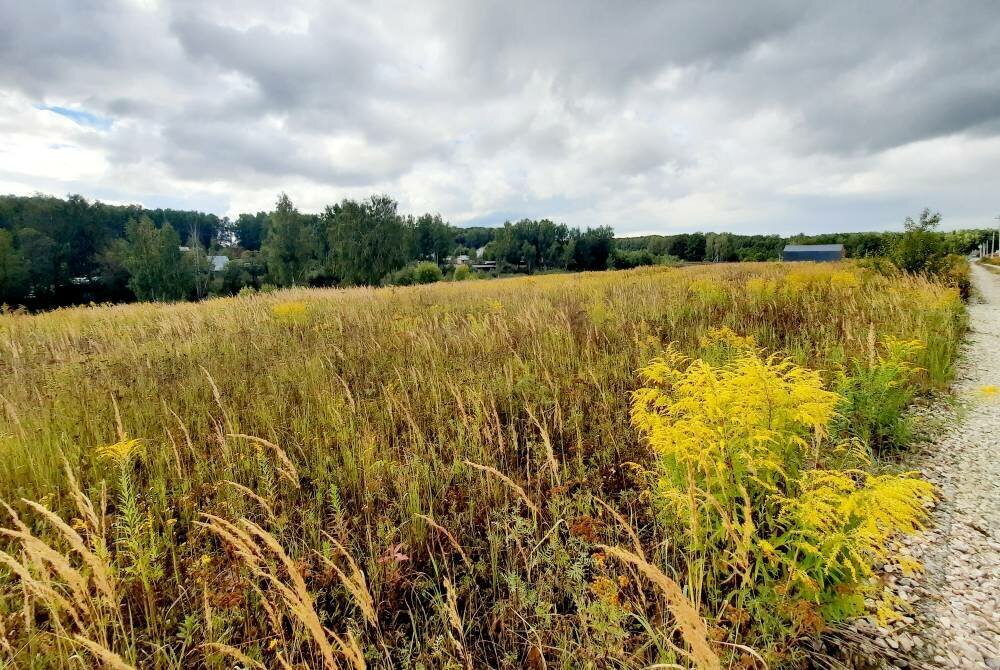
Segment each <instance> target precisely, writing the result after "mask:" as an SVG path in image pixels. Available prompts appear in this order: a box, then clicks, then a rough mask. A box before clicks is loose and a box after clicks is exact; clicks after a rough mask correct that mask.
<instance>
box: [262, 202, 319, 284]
mask: <svg viewBox="0 0 1000 670" xmlns="http://www.w3.org/2000/svg"><path fill="white" fill-rule="evenodd" d="M315 248H316V237H315V233H314V231H313V229H312V227H311V226H309V224H308V222H307V221H306V219H305V217H303V216H302V215H301V214H299V210H297V209H296V208H295V205H293V204H292V201H291V200H290V199H289V198H288V196H287V195H286V194H284V193H282V194H281V195H279V196H278V202H277V204H276V205H275V209H274V211H273V212H272V213H271V215H270V216H269V217H268V222H267V233H266V234H265V236H264V242H263V243H262V245H261V252H262V253H263V254H264V258H265V259H266V261H267V273H268V276H269V277H270V280H271V281H272V282H273V283H275V284H277V285H278V286H294V285H303V284H305V283H306V282H307V279H308V275H309V271H310V270H311V269H313V266H314V265H315Z"/></svg>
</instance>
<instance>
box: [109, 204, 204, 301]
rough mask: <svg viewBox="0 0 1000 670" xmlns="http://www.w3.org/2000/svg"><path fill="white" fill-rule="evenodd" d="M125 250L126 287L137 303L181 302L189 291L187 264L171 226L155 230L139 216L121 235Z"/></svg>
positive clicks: (190, 277)
mask: <svg viewBox="0 0 1000 670" xmlns="http://www.w3.org/2000/svg"><path fill="white" fill-rule="evenodd" d="M125 237H126V240H127V241H128V248H127V251H126V255H125V268H126V269H127V270H128V272H129V280H128V287H129V288H130V289H132V292H133V293H135V296H136V297H137V298H138V299H139V300H159V301H166V300H183V299H184V298H186V297H188V296H189V295H190V293H191V291H192V289H193V283H194V277H193V275H192V272H191V265H190V263H189V262H188V261H186V260H185V258H184V256H183V252H181V250H180V236H179V235H178V234H177V230H176V229H174V228H173V227H172V226H168V225H164V226H163V227H161V228H157V227H156V225H155V224H154V223H153V221H152V219H150V218H149V217H148V216H143V217H142V218H140V219H139V220H138V221H135V220H132V221H129V223H128V224H127V226H126V232H125Z"/></svg>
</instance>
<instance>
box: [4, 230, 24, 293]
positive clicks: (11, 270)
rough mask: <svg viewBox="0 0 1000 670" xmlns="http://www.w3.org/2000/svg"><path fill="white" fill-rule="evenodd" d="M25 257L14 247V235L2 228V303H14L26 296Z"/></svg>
mask: <svg viewBox="0 0 1000 670" xmlns="http://www.w3.org/2000/svg"><path fill="white" fill-rule="evenodd" d="M24 283H25V272H24V259H23V258H22V257H21V253H20V252H19V251H18V250H17V249H16V248H15V247H14V236H13V235H11V234H10V231H8V230H4V229H2V228H0V303H12V302H17V301H19V300H21V299H22V298H23V297H24V289H25V287H24Z"/></svg>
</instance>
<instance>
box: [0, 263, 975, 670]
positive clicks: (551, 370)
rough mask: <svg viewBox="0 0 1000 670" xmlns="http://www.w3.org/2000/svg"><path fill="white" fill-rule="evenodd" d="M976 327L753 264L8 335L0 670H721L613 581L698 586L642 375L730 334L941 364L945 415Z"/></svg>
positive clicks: (956, 308) (893, 292)
mask: <svg viewBox="0 0 1000 670" xmlns="http://www.w3.org/2000/svg"><path fill="white" fill-rule="evenodd" d="M962 314H963V311H962V305H961V303H960V301H959V300H958V298H957V295H956V293H955V292H954V291H952V290H949V289H945V288H943V287H939V286H937V285H934V284H931V283H928V282H926V281H924V280H921V279H915V278H903V277H895V278H890V277H882V276H879V275H876V274H873V273H871V272H869V271H866V270H860V269H857V268H855V267H854V266H851V265H846V264H844V265H840V266H834V267H820V266H812V265H795V266H791V265H779V264H740V265H727V266H718V267H707V266H704V267H693V268H685V269H663V268H647V269H641V270H635V271H628V272H608V273H589V274H579V275H558V276H545V277H526V278H520V279H504V280H496V281H480V282H460V283H454V284H438V285H430V286H421V287H410V288H403V289H399V288H387V289H367V288H361V289H350V290H315V289H314V290H304V289H297V290H287V291H281V292H278V293H274V294H266V295H257V296H252V297H245V298H229V299H218V300H209V301H205V302H203V303H198V304H175V305H146V304H140V305H129V306H108V307H94V308H79V309H69V310H60V311H56V312H52V313H48V314H41V315H37V316H29V315H5V316H2V317H0V498H2V499H3V500H6V501H7V503H8V504H10V506H11V507H10V510H9V512H6V516H7V519H6V520H5V521H4V522H3V523H0V526H6V527H7V531H6V532H5V533H4V534H3V535H2V536H0V551H2V552H3V553H2V554H0V664H3V663H7V664H9V665H11V666H13V667H24V666H29V667H30V665H31V664H32V663H33V664H34V667H46V668H48V667H52V668H79V667H80V662H79V661H74V660H70V659H71V657H73V656H74V654H75V655H77V657H79V654H80V653H82V652H86V653H89V654H90V655H91V656H92V657H93V658H94V659H100V660H101V662H105V663H108V664H110V665H114V664H115V663H121V664H124V666H123V667H127V666H134V667H142V668H188V667H195V668H222V667H226V665H225V664H226V663H229V664H231V663H232V662H233V661H236V662H239V663H242V664H243V665H246V666H253V667H267V668H284V667H288V668H292V667H295V668H302V667H324V666H327V667H350V668H354V669H355V670H357V669H360V668H364V667H373V668H418V667H419V668H447V667H461V668H466V667H499V668H520V667H524V666H525V665H528V666H529V667H538V668H541V667H546V668H577V667H591V668H604V667H614V668H642V667H647V666H655V665H658V664H659V665H660V666H661V667H666V666H668V665H671V664H690V663H692V662H694V661H692V660H691V658H692V657H688V656H685V655H683V654H679V652H678V649H679V648H680V647H681V646H682V645H685V644H686V645H687V647H688V648H689V649H690V650H691V651H692V652H693V653H694V654H696V655H695V656H693V658H694V659H696V660H697V661H698V662H702V663H711V656H710V655H709V654H714V655H715V656H722V657H724V658H728V656H727V654H728V653H729V652H728V651H726V650H727V649H734V648H736V647H732V646H726V645H723V644H721V643H720V644H719V645H718V646H711V647H710V648H709V649H708V650H706V649H704V648H702V647H698V651H696V645H697V644H700V643H698V639H699V638H698V634H699V633H698V631H699V630H702V629H699V628H698V624H697V622H696V621H695V620H694V619H693V618H691V616H689V615H690V612H689V611H688V610H683V614H682V615H678V613H677V612H676V611H673V609H676V608H666V609H664V608H662V607H660V603H661V601H662V597H661V594H658V592H657V591H656V590H654V589H651V588H649V584H647V583H646V582H645V581H636V580H633V579H631V577H632V576H634V574H635V570H636V569H641V566H640V565H639V564H638V563H635V562H634V561H631V562H628V561H627V563H628V565H630V566H632V567H628V565H623V564H621V563H617V562H605V561H603V560H602V558H601V557H602V555H603V554H602V552H601V551H600V550H599V548H598V545H599V544H605V545H608V546H619V545H620V546H630V547H631V548H632V552H633V553H634V554H635V556H636V557H638V559H639V560H642V561H643V562H644V564H645V565H648V566H651V567H653V568H655V569H656V570H658V571H659V572H660V573H661V574H664V575H666V574H669V573H672V571H676V574H683V573H684V569H685V566H684V556H683V555H681V554H680V552H678V551H677V549H676V546H677V543H676V542H674V539H675V538H674V537H672V535H671V534H672V532H673V531H672V530H671V529H670V528H668V527H666V526H664V525H663V524H662V523H661V522H660V520H659V519H658V518H657V516H656V513H655V510H654V509H653V506H652V505H651V504H650V480H649V477H648V476H645V475H643V471H644V469H646V468H650V467H652V463H653V454H652V453H651V451H650V449H649V447H648V446H647V445H646V444H645V443H644V441H643V440H642V439H641V438H640V436H639V435H637V433H636V432H635V431H634V430H633V429H632V428H631V426H630V425H629V394H630V392H631V391H633V390H635V389H636V388H637V387H638V385H639V383H640V382H639V380H638V379H637V378H636V375H635V371H636V370H637V369H639V368H640V367H643V366H644V365H646V364H647V363H648V362H649V360H651V359H652V358H654V357H655V356H657V355H660V354H661V353H662V352H663V351H664V348H665V346H666V345H667V344H668V343H670V342H675V343H676V346H677V347H678V349H679V350H681V351H685V352H688V353H696V352H698V351H699V349H700V347H701V343H700V342H701V339H702V337H703V336H704V335H705V334H706V333H707V332H708V331H709V330H710V329H713V328H721V327H723V326H726V327H729V328H731V329H732V331H733V332H735V333H738V334H739V335H741V336H753V337H754V338H755V340H756V341H757V342H758V343H759V344H760V345H761V346H764V347H767V348H768V349H770V350H772V351H781V352H784V353H786V354H787V355H789V356H791V357H792V359H793V360H795V361H797V362H798V363H801V364H804V365H808V366H810V367H812V368H815V369H820V370H823V371H824V372H823V374H824V378H825V379H832V377H833V375H834V371H835V370H837V369H838V368H839V367H840V366H842V365H845V364H847V363H848V362H850V361H852V360H859V361H866V360H868V358H869V355H870V352H871V347H870V345H869V337H870V334H873V335H872V336H873V337H875V338H876V339H877V340H881V339H882V338H884V337H885V336H896V337H905V338H919V339H921V340H923V341H924V342H926V343H927V344H928V346H927V348H926V349H925V350H924V351H923V352H921V354H920V360H919V361H918V364H919V365H920V366H921V367H922V368H923V369H924V370H925V371H926V372H924V373H923V374H922V376H921V378H920V379H919V383H920V384H921V385H922V386H923V387H930V386H935V385H941V384H943V383H945V382H946V381H947V379H948V375H949V372H950V368H951V364H952V360H953V358H954V351H955V348H956V346H957V342H958V339H959V335H960V333H961V329H962ZM133 441H134V442H133ZM126 444H130V445H131V446H129V448H128V450H127V451H128V453H127V454H125V453H124V452H125V451H126V449H125V446H124V445H126ZM106 445H112V446H114V447H115V448H114V449H104V450H103V451H102V449H101V448H102V447H105V446H106ZM119 452H121V453H119ZM101 453H104V454H105V455H106V457H105V458H102V457H101V455H100V454H101ZM628 464H631V465H628ZM28 501H32V502H28ZM612 555H616V556H617V554H614V553H613V552H612ZM647 574H648V573H647ZM653 581H654V582H656V580H655V579H654V580H653ZM656 583H657V584H659V582H656ZM661 586H662V585H661ZM685 588H687V586H685ZM689 595H690V596H691V600H692V601H693V602H696V603H697V602H698V600H697V598H696V597H694V596H696V595H697V589H696V588H692V591H691V592H690V593H689ZM668 602H671V603H674V604H676V603H678V602H680V601H679V600H676V598H675V599H674V600H669V599H668ZM678 611H680V610H678ZM682 616H683V617H685V618H684V621H683V622H682V621H681V617H682ZM699 621H700V619H699ZM710 623H711V624H712V626H716V625H719V626H721V625H723V622H715V621H713V622H710ZM701 625H702V626H703V625H704V623H702V624H701ZM679 626H681V627H680V628H679ZM685 631H686V632H685ZM689 633H690V636H691V637H690V638H689ZM78 635H79V636H83V638H85V639H86V640H88V641H92V643H93V644H94V645H98V647H99V649H98V647H91V646H89V645H88V644H87V643H86V642H83V641H82V640H78V639H77V638H76V637H75V636H78ZM733 635H734V636H735V637H733V638H731V639H730V640H729V642H728V643H727V644H729V645H733V644H738V643H739V642H740V641H741V640H740V639H739V632H738V631H737V632H734V633H733ZM74 640H78V641H74ZM712 644H713V645H714V644H715V643H714V642H713V643H712ZM84 648H86V649H84ZM87 650H89V651H87ZM101 650H103V651H101ZM102 653H109V654H114V657H112V656H102V655H101V654H102ZM29 659H33V660H29ZM109 659H117V660H109ZM227 659H228V660H227ZM709 667H711V666H709Z"/></svg>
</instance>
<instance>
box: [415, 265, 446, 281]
mask: <svg viewBox="0 0 1000 670" xmlns="http://www.w3.org/2000/svg"><path fill="white" fill-rule="evenodd" d="M443 278H444V275H443V274H442V273H441V268H440V267H438V264H437V263H431V262H430V261H425V262H423V263H417V265H416V267H414V268H413V280H414V282H415V283H417V284H433V283H434V282H438V281H441V280H442V279H443Z"/></svg>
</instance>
